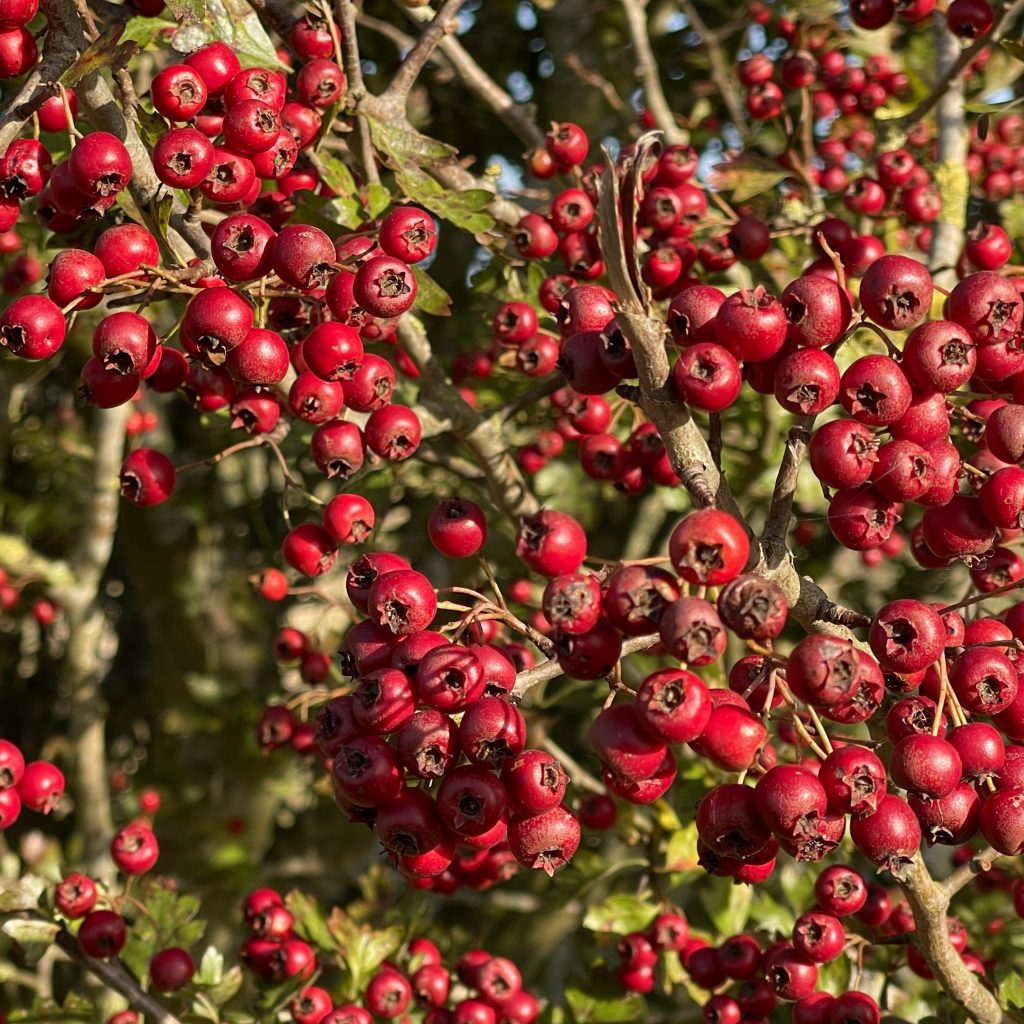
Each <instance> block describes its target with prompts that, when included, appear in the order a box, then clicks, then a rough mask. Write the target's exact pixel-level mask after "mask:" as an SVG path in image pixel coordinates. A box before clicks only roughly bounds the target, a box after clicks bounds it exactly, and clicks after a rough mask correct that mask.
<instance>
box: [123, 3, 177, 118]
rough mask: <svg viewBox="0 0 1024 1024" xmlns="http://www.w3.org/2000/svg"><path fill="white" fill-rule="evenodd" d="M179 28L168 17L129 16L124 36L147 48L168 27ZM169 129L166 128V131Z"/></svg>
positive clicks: (140, 47)
mask: <svg viewBox="0 0 1024 1024" xmlns="http://www.w3.org/2000/svg"><path fill="white" fill-rule="evenodd" d="M169 28H170V29H174V28H177V25H175V23H174V22H173V21H168V20H167V19H166V18H129V19H128V24H127V25H125V27H124V38H125V39H131V40H132V41H133V42H135V43H137V44H138V46H139V49H142V50H145V49H148V48H149V47H153V48H154V49H156V47H155V46H154V45H153V44H154V43H156V41H157V40H158V39H161V38H162V35H163V33H164V32H165V31H166V30H167V29H169ZM166 130H167V129H166V128H165V129H164V131H166Z"/></svg>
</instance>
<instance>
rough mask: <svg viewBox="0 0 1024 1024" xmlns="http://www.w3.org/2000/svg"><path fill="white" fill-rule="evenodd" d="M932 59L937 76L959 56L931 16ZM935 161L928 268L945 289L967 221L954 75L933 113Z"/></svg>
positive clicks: (962, 131) (960, 95)
mask: <svg viewBox="0 0 1024 1024" xmlns="http://www.w3.org/2000/svg"><path fill="white" fill-rule="evenodd" d="M933 20H934V26H933V33H934V36H935V55H936V60H937V66H938V68H939V73H940V75H941V74H943V73H944V72H948V71H949V69H950V68H952V67H954V66H955V65H956V62H957V60H958V58H959V55H960V40H959V39H957V37H956V36H954V35H953V33H952V32H950V31H949V28H948V27H947V25H946V17H945V15H943V14H940V13H938V12H936V13H935V14H934V15H933ZM935 126H936V135H937V138H936V143H937V150H938V151H937V153H936V156H937V160H938V163H939V165H940V166H941V167H943V168H944V173H943V174H942V176H941V177H939V181H940V182H941V184H942V212H941V213H940V214H939V216H938V217H937V218H936V220H935V222H934V223H933V224H932V244H931V248H930V250H929V253H928V266H929V268H930V269H931V270H932V273H933V275H934V277H935V283H936V284H938V285H941V286H942V287H945V288H952V287H953V285H955V284H956V269H955V268H956V262H957V260H958V259H959V258H960V250H961V249H962V248H963V241H964V227H965V222H966V219H967V193H968V191H969V189H970V183H969V181H968V178H967V140H968V129H967V120H966V117H965V115H964V79H963V75H962V74H957V75H956V76H954V77H953V78H952V79H950V80H949V81H948V82H947V85H946V88H945V90H944V91H943V92H942V93H941V95H940V96H939V99H938V104H937V106H936V110H935Z"/></svg>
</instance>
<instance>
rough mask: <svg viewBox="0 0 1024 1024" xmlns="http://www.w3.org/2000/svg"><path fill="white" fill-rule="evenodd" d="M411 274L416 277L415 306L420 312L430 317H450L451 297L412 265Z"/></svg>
mask: <svg viewBox="0 0 1024 1024" xmlns="http://www.w3.org/2000/svg"><path fill="white" fill-rule="evenodd" d="M412 272H413V274H414V276H415V277H416V305H417V307H418V308H419V309H420V311H421V312H423V313H429V314H430V315H431V316H451V315H452V297H451V296H450V295H449V294H448V293H447V292H446V291H445V290H444V289H443V288H442V287H441V286H440V285H439V284H438V283H437V282H436V281H435V280H434V279H433V278H432V277H431V276H430V275H429V274H428V273H427V272H426V271H425V270H420V268H419V267H417V266H416V265H415V264H414V265H413V268H412Z"/></svg>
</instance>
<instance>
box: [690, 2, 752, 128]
mask: <svg viewBox="0 0 1024 1024" xmlns="http://www.w3.org/2000/svg"><path fill="white" fill-rule="evenodd" d="M679 6H680V8H681V9H682V12H683V14H685V15H686V17H687V20H688V21H689V22H690V26H691V27H692V28H693V29H694V31H695V32H697V33H698V34H699V35H700V37H701V40H702V41H703V43H704V49H705V51H706V52H707V55H708V65H709V70H710V72H711V81H712V82H713V83H714V85H715V88H716V89H717V90H718V94H719V95H720V96H721V97H722V102H723V103H724V104H725V107H726V110H728V111H729V119H730V120H731V121H732V123H733V124H734V125H735V126H736V130H737V131H738V132H739V133H740V136H741V137H745V136H746V134H747V121H746V118H745V117H744V116H743V107H742V106H741V105H740V97H739V93H738V92H737V90H736V72H735V70H734V69H733V68H732V67H730V66H729V62H728V61H727V60H726V57H725V54H724V53H723V52H722V47H721V44H720V43H719V34H718V33H716V32H713V31H712V30H711V29H709V28H708V26H707V24H706V23H705V21H704V19H703V18H702V17H701V16H700V11H698V10H697V7H696V5H695V4H694V3H693V2H692V0H679Z"/></svg>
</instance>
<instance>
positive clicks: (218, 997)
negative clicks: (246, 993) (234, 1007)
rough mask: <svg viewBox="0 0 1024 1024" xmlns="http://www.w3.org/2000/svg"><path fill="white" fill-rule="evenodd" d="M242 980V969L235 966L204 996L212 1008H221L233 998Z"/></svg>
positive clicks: (243, 978)
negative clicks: (212, 1005) (211, 1004)
mask: <svg viewBox="0 0 1024 1024" xmlns="http://www.w3.org/2000/svg"><path fill="white" fill-rule="evenodd" d="M244 980H245V977H244V975H243V974H242V968H241V967H239V966H238V965H237V964H236V965H235V966H234V967H232V968H231V970H230V971H228V972H227V974H225V975H224V977H223V978H221V979H220V981H219V982H217V984H216V985H214V986H212V987H211V988H209V989H207V990H206V992H205V993H204V995H205V996H206V998H207V999H209V1000H210V1002H211V1003H213V1004H214V1006H223V1005H224V1004H225V1003H227V1002H230V1001H231V1000H232V999H234V998H235V996H236V995H237V994H238V991H239V989H241V987H242V982H243V981H244Z"/></svg>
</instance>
